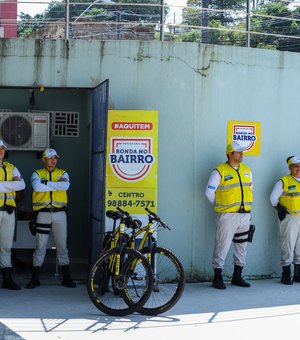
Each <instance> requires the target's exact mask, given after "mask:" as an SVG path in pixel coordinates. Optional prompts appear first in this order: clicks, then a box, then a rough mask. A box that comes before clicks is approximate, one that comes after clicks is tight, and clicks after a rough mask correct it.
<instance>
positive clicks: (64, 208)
mask: <svg viewBox="0 0 300 340" xmlns="http://www.w3.org/2000/svg"><path fill="white" fill-rule="evenodd" d="M39 211H43V212H60V211H67V208H66V207H63V208H54V207H52V208H43V209H40V210H39Z"/></svg>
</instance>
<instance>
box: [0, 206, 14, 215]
mask: <svg viewBox="0 0 300 340" xmlns="http://www.w3.org/2000/svg"><path fill="white" fill-rule="evenodd" d="M15 210H16V208H15V207H13V206H11V205H7V204H4V205H3V206H2V207H0V211H6V212H7V213H8V214H12V212H13V211H15Z"/></svg>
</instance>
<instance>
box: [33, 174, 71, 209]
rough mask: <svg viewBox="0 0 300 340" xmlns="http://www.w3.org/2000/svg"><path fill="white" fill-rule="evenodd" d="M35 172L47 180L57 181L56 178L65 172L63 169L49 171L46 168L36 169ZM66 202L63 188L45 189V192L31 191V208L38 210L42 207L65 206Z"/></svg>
mask: <svg viewBox="0 0 300 340" xmlns="http://www.w3.org/2000/svg"><path fill="white" fill-rule="evenodd" d="M35 172H36V173H37V174H38V176H39V177H40V178H41V179H42V178H44V179H45V180H47V181H51V182H58V180H59V179H60V178H61V177H62V176H63V174H64V173H65V171H64V170H61V169H54V170H53V171H52V172H49V171H48V170H47V169H45V168H44V169H37V170H35ZM67 203H68V197H67V192H66V191H65V190H57V191H46V192H36V191H33V193H32V208H33V210H40V209H43V208H51V207H55V208H63V207H66V206H67Z"/></svg>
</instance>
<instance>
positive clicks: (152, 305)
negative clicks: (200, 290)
mask: <svg viewBox="0 0 300 340" xmlns="http://www.w3.org/2000/svg"><path fill="white" fill-rule="evenodd" d="M117 210H118V211H119V212H121V213H122V214H123V215H124V216H126V219H125V225H126V226H127V227H129V228H131V229H132V234H131V235H130V238H129V240H127V244H128V245H129V247H130V248H131V249H134V248H135V247H136V243H137V242H136V240H137V237H138V236H139V235H141V234H143V236H142V239H141V240H140V243H139V245H138V247H137V250H138V251H139V252H140V253H141V254H143V255H144V256H145V257H146V258H147V259H148V261H149V263H150V264H151V268H152V270H153V273H154V286H153V290H152V294H151V295H150V297H149V298H148V300H147V301H146V302H145V304H144V305H143V306H142V307H140V308H138V310H137V311H138V312H139V313H140V314H145V315H157V314H161V313H164V312H166V311H167V310H169V309H170V308H172V307H173V306H174V305H175V304H176V303H177V302H178V300H179V299H180V297H181V296H182V294H183V291H184V288H185V280H186V276H185V270H184V267H183V265H182V263H181V261H180V260H179V258H178V257H177V256H176V255H175V254H174V253H173V252H172V251H171V250H169V249H167V248H165V247H161V246H158V244H157V239H156V238H155V237H154V232H155V230H159V229H160V228H163V229H168V230H170V228H169V227H168V225H167V224H166V223H165V222H163V221H162V220H161V219H160V217H159V216H158V215H157V214H155V213H154V212H152V211H151V210H150V209H148V208H145V210H146V211H147V212H148V223H147V224H146V225H145V226H143V227H142V223H141V221H139V220H138V219H136V218H134V217H132V216H131V215H130V214H129V213H128V212H126V211H124V210H122V209H121V208H119V207H118V208H117ZM125 299H126V297H125Z"/></svg>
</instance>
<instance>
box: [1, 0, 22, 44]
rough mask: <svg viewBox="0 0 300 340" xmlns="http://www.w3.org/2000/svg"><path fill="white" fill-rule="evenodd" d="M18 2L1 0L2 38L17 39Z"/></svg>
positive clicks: (15, 0)
mask: <svg viewBox="0 0 300 340" xmlns="http://www.w3.org/2000/svg"><path fill="white" fill-rule="evenodd" d="M17 6H18V5H17V0H0V38H16V37H17Z"/></svg>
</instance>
